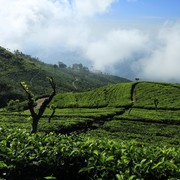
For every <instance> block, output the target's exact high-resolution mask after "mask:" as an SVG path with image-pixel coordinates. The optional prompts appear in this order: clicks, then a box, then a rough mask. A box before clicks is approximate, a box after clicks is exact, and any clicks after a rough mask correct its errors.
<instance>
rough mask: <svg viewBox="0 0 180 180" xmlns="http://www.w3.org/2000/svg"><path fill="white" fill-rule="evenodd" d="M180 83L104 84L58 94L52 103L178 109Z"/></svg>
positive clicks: (77, 105)
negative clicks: (80, 90)
mask: <svg viewBox="0 0 180 180" xmlns="http://www.w3.org/2000/svg"><path fill="white" fill-rule="evenodd" d="M179 96H180V85H179V84H170V83H155V82H137V83H134V82H130V83H120V84H115V85H107V86H104V87H100V88H97V89H95V90H92V91H88V92H82V93H60V94H58V95H56V97H55V99H54V103H55V104H57V106H58V107H61V108H62V107H89V108H93V107H107V106H110V107H131V106H132V105H133V107H134V108H145V109H154V107H155V105H154V99H158V108H161V109H180V98H179Z"/></svg>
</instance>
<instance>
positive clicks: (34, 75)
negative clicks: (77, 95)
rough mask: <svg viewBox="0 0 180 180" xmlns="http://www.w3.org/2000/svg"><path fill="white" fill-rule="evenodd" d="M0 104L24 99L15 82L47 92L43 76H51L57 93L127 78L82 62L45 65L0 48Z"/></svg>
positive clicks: (124, 80)
mask: <svg viewBox="0 0 180 180" xmlns="http://www.w3.org/2000/svg"><path fill="white" fill-rule="evenodd" d="M0 76H1V79H0V102H1V103H0V107H3V106H4V105H6V104H7V102H8V101H9V100H11V99H20V100H23V99H24V98H25V94H23V91H22V89H21V87H20V86H19V83H20V82H22V81H24V82H26V83H27V84H28V85H29V86H30V89H31V90H32V92H33V93H34V94H37V95H39V96H41V95H42V94H45V93H49V91H51V89H50V86H49V84H48V80H47V77H49V76H50V77H53V78H54V79H55V82H56V84H57V90H58V92H72V91H73V92H74V91H75V92H82V91H88V90H92V89H94V88H97V87H101V86H104V85H108V84H116V83H122V82H129V81H130V80H128V79H125V78H122V77H118V76H112V75H107V74H103V73H94V72H91V71H89V69H88V68H87V67H84V66H83V65H82V64H73V65H72V67H67V66H66V65H65V64H64V63H61V62H59V64H58V65H57V64H54V65H53V64H45V63H43V62H41V61H40V60H39V59H38V58H33V57H31V56H29V55H25V54H23V53H22V52H19V51H18V50H17V51H15V52H14V53H12V52H10V51H9V50H7V49H5V48H3V47H0Z"/></svg>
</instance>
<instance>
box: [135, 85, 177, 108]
mask: <svg viewBox="0 0 180 180" xmlns="http://www.w3.org/2000/svg"><path fill="white" fill-rule="evenodd" d="M135 92H136V103H135V107H142V108H151V109H152V108H153V109H155V108H154V99H158V109H180V98H179V95H180V85H178V84H176V85H175V84H168V83H152V82H149V83H148V82H141V83H138V84H137V86H136V88H135Z"/></svg>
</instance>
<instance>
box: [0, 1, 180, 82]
mask: <svg viewBox="0 0 180 180" xmlns="http://www.w3.org/2000/svg"><path fill="white" fill-rule="evenodd" d="M0 4H1V5H0V24H1V26H0V37H1V38H0V46H4V47H6V48H9V49H10V50H12V51H13V50H16V49H19V50H20V51H22V52H24V53H27V54H30V55H32V56H34V57H39V58H40V59H41V60H42V61H44V62H46V63H53V64H54V63H57V62H58V61H63V62H64V63H66V64H68V65H69V64H72V63H82V64H85V65H88V66H89V67H93V68H95V69H99V70H102V71H109V72H111V73H115V74H118V75H120V76H126V77H127V78H128V77H129V78H132V77H139V78H141V79H148V80H154V81H175V82H180V10H179V7H180V0H0Z"/></svg>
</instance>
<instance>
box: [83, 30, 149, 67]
mask: <svg viewBox="0 0 180 180" xmlns="http://www.w3.org/2000/svg"><path fill="white" fill-rule="evenodd" d="M147 39H148V38H147V37H146V35H145V34H143V33H142V32H140V31H138V30H125V29H118V30H114V31H110V32H109V33H107V34H104V36H103V37H102V38H101V39H98V40H96V41H94V42H91V43H89V44H88V47H87V51H86V55H87V57H88V58H89V59H90V60H91V61H92V62H93V64H94V66H95V68H98V69H105V68H108V67H109V66H110V65H111V64H116V63H122V62H124V61H126V60H127V59H132V58H133V55H135V53H137V52H143V51H144V50H145V46H144V44H145V43H146V42H147Z"/></svg>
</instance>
